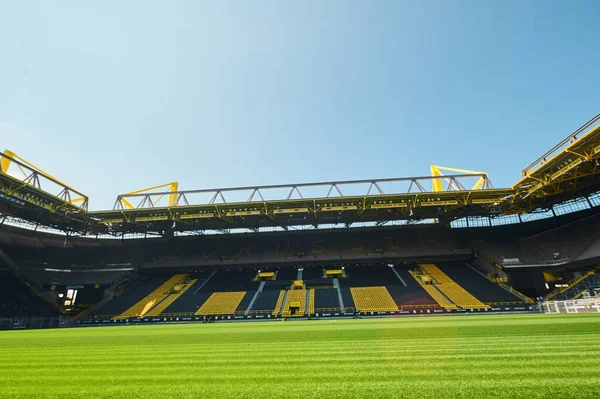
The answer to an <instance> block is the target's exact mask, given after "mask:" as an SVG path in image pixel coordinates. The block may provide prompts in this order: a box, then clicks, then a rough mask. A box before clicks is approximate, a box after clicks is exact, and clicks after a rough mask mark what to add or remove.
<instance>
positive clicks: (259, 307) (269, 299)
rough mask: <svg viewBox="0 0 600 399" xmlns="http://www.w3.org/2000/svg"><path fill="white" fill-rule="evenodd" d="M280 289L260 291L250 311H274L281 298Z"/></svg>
mask: <svg viewBox="0 0 600 399" xmlns="http://www.w3.org/2000/svg"><path fill="white" fill-rule="evenodd" d="M279 293H280V291H261V292H259V293H258V296H257V297H256V300H255V301H254V304H253V305H252V309H250V313H265V312H267V311H268V312H273V310H274V309H275V305H276V304H277V298H279Z"/></svg>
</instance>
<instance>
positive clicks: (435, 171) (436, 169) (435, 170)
mask: <svg viewBox="0 0 600 399" xmlns="http://www.w3.org/2000/svg"><path fill="white" fill-rule="evenodd" d="M430 169H431V176H434V177H443V176H444V173H442V171H446V172H455V173H464V174H481V175H485V177H484V176H481V177H479V179H477V182H476V183H475V185H473V187H472V188H471V191H474V190H481V189H482V188H483V186H484V184H485V180H486V179H489V176H488V174H487V173H486V172H477V171H474V170H467V169H457V168H448V167H446V166H438V165H431V168H430ZM442 180H446V182H447V183H448V188H447V190H444V185H443V184H442ZM431 186H432V187H431V189H432V191H434V192H440V191H450V190H449V189H452V182H451V180H450V179H447V178H446V179H434V180H432V181H431ZM457 189H458V187H457Z"/></svg>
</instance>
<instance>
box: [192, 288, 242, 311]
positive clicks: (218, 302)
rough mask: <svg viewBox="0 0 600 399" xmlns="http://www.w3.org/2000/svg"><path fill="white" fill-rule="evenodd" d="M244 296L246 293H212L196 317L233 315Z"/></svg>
mask: <svg viewBox="0 0 600 399" xmlns="http://www.w3.org/2000/svg"><path fill="white" fill-rule="evenodd" d="M244 295H246V291H235V292H213V293H212V295H211V296H210V297H208V299H207V300H206V302H204V304H203V305H202V306H201V307H200V309H198V311H197V312H196V315H200V316H203V315H219V314H233V313H235V310H236V309H237V307H238V306H239V304H240V302H242V299H243V298H244Z"/></svg>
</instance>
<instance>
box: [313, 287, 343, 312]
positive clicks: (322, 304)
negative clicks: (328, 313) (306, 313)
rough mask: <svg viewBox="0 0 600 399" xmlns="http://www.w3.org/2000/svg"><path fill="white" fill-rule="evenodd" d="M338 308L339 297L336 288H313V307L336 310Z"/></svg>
mask: <svg viewBox="0 0 600 399" xmlns="http://www.w3.org/2000/svg"><path fill="white" fill-rule="evenodd" d="M339 308H340V299H339V297H338V291H337V290H336V289H317V290H315V309H316V310H319V309H328V310H336V309H339Z"/></svg>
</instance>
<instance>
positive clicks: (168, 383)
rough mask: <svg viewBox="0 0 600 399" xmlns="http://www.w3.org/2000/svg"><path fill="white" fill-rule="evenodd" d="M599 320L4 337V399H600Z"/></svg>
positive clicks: (234, 326)
mask: <svg viewBox="0 0 600 399" xmlns="http://www.w3.org/2000/svg"><path fill="white" fill-rule="evenodd" d="M599 396H600V314H589V315H484V316H457V317H427V318H396V319H370V320H367V319H363V320H340V321H334V320H318V321H289V322H266V323H230V324H208V325H207V324H188V325H160V326H158V325H154V326H131V327H126V326H125V327H91V328H72V329H57V330H37V331H7V332H0V398H41V397H52V398H303V399H307V398H361V399H367V398H403V397H414V398H436V399H439V398H446V397H448V398H450V397H452V398H454V397H459V398H484V397H494V398H515V397H523V398H598V397H599Z"/></svg>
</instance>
